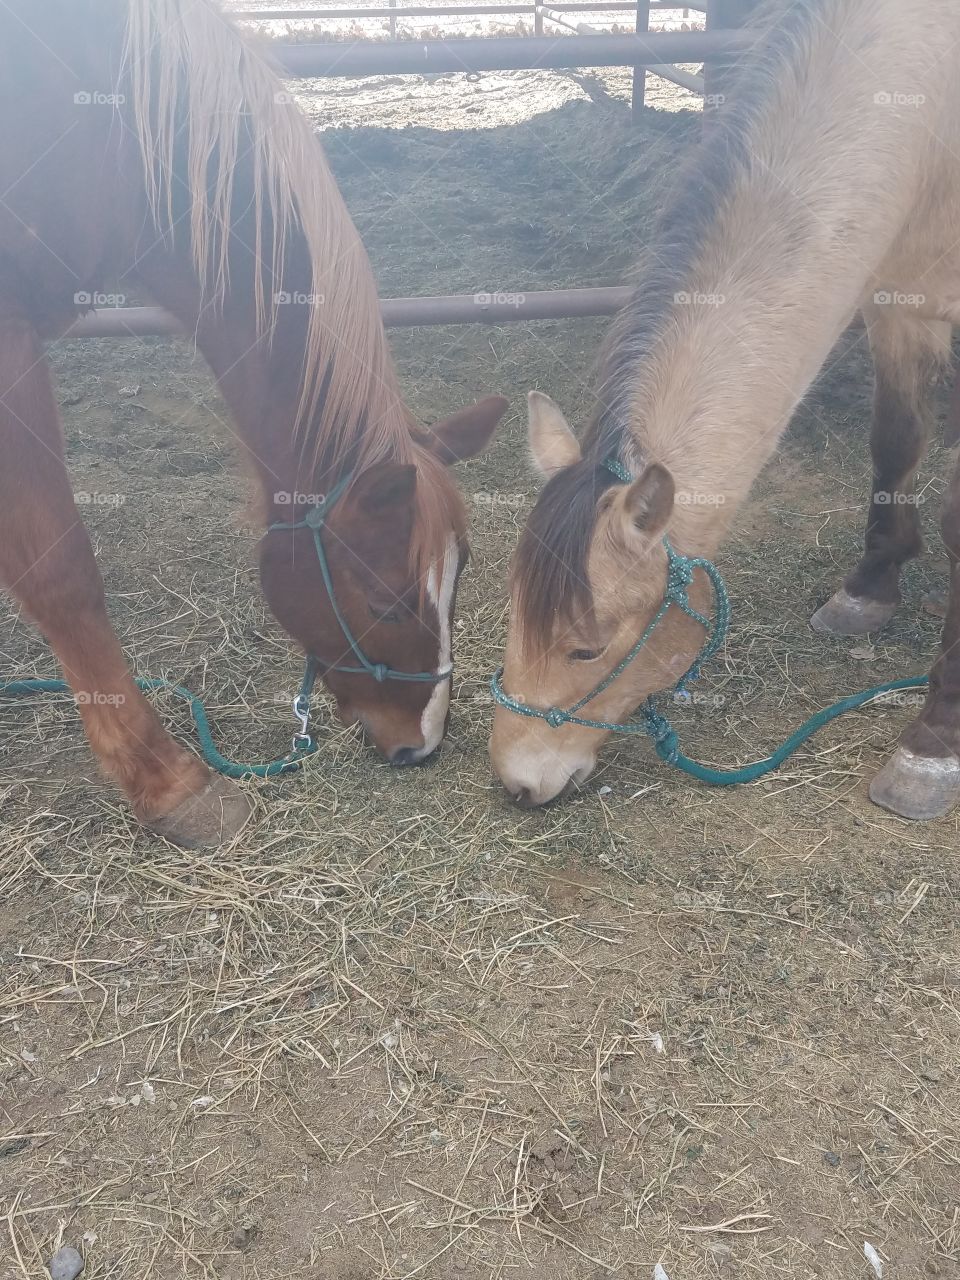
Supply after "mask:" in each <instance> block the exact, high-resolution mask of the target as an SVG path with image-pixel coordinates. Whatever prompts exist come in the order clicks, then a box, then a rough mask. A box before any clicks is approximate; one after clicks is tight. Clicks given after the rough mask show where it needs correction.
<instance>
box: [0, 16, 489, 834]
mask: <svg viewBox="0 0 960 1280" xmlns="http://www.w3.org/2000/svg"><path fill="white" fill-rule="evenodd" d="M0 119H2V121H3V128H2V130H0V192H2V198H0V457H2V460H3V462H2V468H0V584H3V585H5V586H6V587H7V589H8V590H9V591H10V592H11V593H12V594H13V596H14V597H15V598H16V599H17V600H18V601H19V602H20V603H21V604H22V606H23V608H24V611H25V612H26V614H27V615H28V616H29V617H30V618H32V619H33V621H34V622H35V623H36V624H37V626H39V627H40V629H41V630H42V631H43V633H44V635H45V637H46V639H47V641H48V642H49V644H50V646H51V648H52V649H53V650H54V652H55V653H56V655H57V657H58V658H59V660H60V662H61V664H62V666H63V669H64V672H65V674H66V677H67V679H68V680H69V682H70V684H71V686H72V687H73V689H74V691H75V693H76V695H77V701H78V705H79V708H80V713H81V715H82V716H83V721H84V727H85V729H86V732H87V736H88V738H89V740H90V743H91V746H92V747H93V750H94V751H95V752H96V754H97V756H98V757H99V760H100V763H101V765H102V767H103V769H104V770H105V772H106V773H107V774H108V775H109V776H110V777H111V778H113V779H114V780H115V781H116V782H117V783H119V785H120V786H121V787H122V788H123V790H124V791H125V792H126V794H127V796H128V797H129V799H130V801H131V802H132V804H133V806H134V809H135V811H136V813H137V815H138V816H139V817H140V818H141V819H142V820H143V821H145V822H147V823H150V824H152V825H153V826H155V827H157V828H158V829H159V830H161V831H163V832H164V833H165V834H166V835H168V836H169V837H171V838H173V839H177V840H180V841H182V842H185V843H215V842H217V841H218V840H220V839H221V838H223V837H227V836H230V835H231V834H233V833H234V832H235V831H236V830H237V829H238V827H239V826H240V825H242V823H243V821H244V820H245V818H246V816H247V813H248V806H247V802H246V800H245V799H244V797H243V796H242V794H241V793H240V792H239V791H238V790H237V789H236V788H235V787H233V785H232V784H230V783H227V782H226V781H225V780H224V779H222V778H214V777H212V775H211V774H210V772H209V770H207V769H206V768H205V767H204V766H203V765H202V764H201V763H200V761H199V760H198V759H197V758H196V757H195V756H194V755H192V754H191V753H189V752H188V751H186V750H184V749H183V748H182V747H180V746H178V745H177V744H176V743H175V742H174V741H173V740H172V738H171V737H170V736H169V734H168V733H167V732H166V731H165V729H164V728H163V727H162V725H161V723H160V721H159V719H158V718H157V716H156V714H155V712H154V711H153V709H152V708H151V706H150V705H149V703H148V702H147V701H146V700H145V699H144V698H143V697H142V695H141V694H140V693H139V692H138V690H137V687H136V685H135V684H134V682H133V680H132V678H131V675H130V672H129V670H128V669H127V666H126V663H125V661H124V658H123V654H122V652H121V649H120V645H119V643H118V641H117V637H116V635H115V634H114V631H113V629H112V627H111V625H110V622H109V620H108V617H107V612H106V608H105V604H104V593H103V586H102V583H101V580H100V575H99V572H98V570H97V566H96V563H95V561H94V557H93V552H92V550H91V547H90V542H89V539H88V537H87V535H86V532H85V531H84V528H83V526H82V524H81V522H80V520H79V517H78V513H77V508H76V506H75V503H74V500H73V495H72V492H71V486H70V483H69V480H68V477H67V473H66V470H65V468H64V463H63V445H62V439H61V434H60V426H59V422H58V417H57V409H56V404H55V401H54V396H53V391H52V388H51V385H50V376H49V371H48V368H47V365H46V362H45V359H44V355H43V350H42V345H41V341H42V339H43V338H45V337H51V336H55V335H56V334H57V333H59V332H61V331H62V330H63V328H64V327H65V326H66V325H67V324H68V323H69V322H70V321H71V320H72V319H73V318H74V317H75V316H76V315H77V313H78V311H81V310H83V309H84V308H85V307H88V306H89V305H90V303H91V301H92V300H93V301H95V299H96V297H97V295H98V293H100V292H101V291H102V290H104V289H105V288H107V287H109V288H111V289H112V290H113V289H117V288H119V289H122V290H124V291H127V290H130V291H134V290H135V291H138V292H140V291H144V292H147V293H149V294H150V295H152V296H153V298H154V299H155V300H157V301H158V302H160V303H161V304H163V305H164V306H166V307H167V308H168V309H169V310H170V311H172V312H174V313H175V314H176V315H177V317H178V318H179V319H180V320H181V321H182V323H183V325H184V328H185V329H186V331H187V332H188V333H189V334H191V335H195V337H196V342H197V345H198V347H199V348H200V350H201V351H202V353H203V354H204V356H206V358H207V360H208V362H209V364H210V365H211V367H212V369H213V371H214V373H215V374H216V377H217V380H218V382H219V385H220V388H221V390H222V392H223V395H224V397H225V399H226V401H227V403H228V405H229V407H230V409H231V412H232V414H233V417H234V420H235V423H236V426H237V428H238V435H239V439H240V442H241V445H242V447H243V450H244V453H245V455H246V457H247V460H248V461H249V464H250V466H251V468H252V470H253V472H254V474H255V476H256V478H257V481H258V484H259V489H260V493H261V495H262V503H261V506H262V509H263V516H264V522H265V524H266V525H267V526H268V528H269V527H270V526H272V525H275V524H280V523H287V524H291V523H297V521H296V519H294V520H291V515H294V516H295V517H296V516H300V517H302V516H303V515H305V514H306V512H307V511H308V510H310V509H313V511H314V513H315V514H316V513H317V512H318V511H319V510H320V503H319V499H321V498H323V496H324V495H326V494H329V493H330V492H331V490H334V491H337V492H339V494H340V496H339V500H338V501H337V503H336V506H335V508H334V509H331V510H330V511H329V513H328V517H327V519H326V523H325V525H324V531H323V537H324V540H325V544H326V558H327V562H328V564H329V572H330V575H331V578H332V584H333V591H332V592H331V591H328V590H327V587H326V585H325V582H324V578H323V575H322V566H321V563H320V557H319V553H317V552H316V547H315V543H314V540H313V534H312V530H311V529H310V528H307V527H302V526H301V527H300V528H297V529H293V530H276V531H272V532H270V533H269V534H268V535H267V536H266V537H265V538H264V541H263V544H262V549H261V557H260V567H261V579H262V583H263V588H264V592H265V594H266V596H267V599H268V601H269V603H270V605H271V607H272V609H273V612H274V613H275V614H276V616H277V618H278V620H279V621H280V622H281V623H282V625H283V626H284V627H285V628H286V629H287V631H288V632H289V633H290V634H291V635H292V636H293V637H294V638H295V639H296V640H297V641H298V642H299V643H300V644H301V645H302V646H303V648H304V649H305V650H306V652H307V653H309V654H311V655H313V656H314V657H315V659H316V660H317V662H318V663H319V664H320V667H321V668H322V670H323V672H324V678H325V679H326V681H327V683H328V685H329V687H330V689H331V690H332V691H333V693H334V694H335V695H336V698H337V701H338V705H339V710H340V714H341V717H342V718H343V719H344V721H346V722H351V721H359V722H361V723H362V725H363V726H364V728H365V730H366V731H367V733H368V734H369V736H370V737H371V738H372V740H373V742H374V743H375V744H376V746H377V747H378V748H379V749H380V750H381V751H382V752H383V754H384V755H385V756H387V757H388V758H389V759H390V760H391V761H392V762H394V763H397V764H408V763H413V762H416V761H418V760H420V759H422V758H424V757H425V756H427V755H429V754H430V752H432V751H433V750H434V749H435V748H436V746H437V745H438V744H439V742H440V740H441V738H442V737H443V733H444V730H445V725H446V719H447V712H448V707H449V700H450V665H451V626H452V623H451V618H452V612H453V607H454V599H455V594H456V585H457V579H458V576H459V573H460V570H461V568H462V565H463V562H464V559H465V555H466V546H465V540H464V531H465V525H466V519H465V509H464V505H463V502H462V499H461V497H460V495H459V493H458V491H457V488H456V485H455V484H454V482H453V481H452V480H451V479H450V478H449V475H448V472H447V466H448V464H450V463H451V462H454V461H456V460H458V459H460V458H466V457H469V456H471V455H472V454H474V453H476V452H478V451H479V450H480V449H482V448H483V447H484V445H485V444H486V443H487V441H488V440H489V439H490V436H491V434H492V432H493V429H494V426H495V424H496V422H497V420H498V419H499V418H500V416H501V415H502V413H503V411H504V409H505V407H506V401H504V400H503V399H502V398H500V397H491V398H489V399H488V400H486V401H483V402H481V403H480V404H479V405H478V406H475V407H474V408H473V409H469V410H464V411H462V412H461V413H460V414H458V415H455V417H453V418H452V419H450V420H449V421H447V422H446V423H444V424H441V425H440V426H438V427H435V428H434V430H433V431H432V432H428V431H424V430H421V429H420V428H419V427H418V426H417V425H416V424H415V423H414V422H413V420H412V419H411V416H410V414H409V412H408V411H407V409H406V408H405V406H404V404H403V400H402V398H401V395H400V391H399V388H398V384H397V379H396V376H395V373H394V369H393V365H392V362H391V359H390V354H389V351H388V349H387V344H386V340H385V336H384V332H383V327H382V324H381V320H380V313H379V308H378V302H377V294H376V288H375V285H374V281H373V276H372V274H371V271H370V266H369V263H368V261H367V258H366V255H365V253H364V251H363V247H362V245H361V244H360V241H359V238H358V236H357V233H356V230H355V229H354V227H353V225H352V223H351V221H350V218H349V216H348V214H347V211H346V209H345V207H344V204H343V201H342V200H341V198H340V195H339V193H338V191H337V188H336V185H335V184H334V181H333V178H332V176H331V174H330V172H329V170H328V168H327V165H326V161H325V159H324V156H323V153H322V151H321V149H320V146H319V144H318V142H317V139H316V138H315V136H314V134H313V131H312V129H311V127H310V125H309V123H308V122H307V120H306V119H305V118H304V117H303V116H302V115H301V113H300V112H299V111H298V109H297V108H296V107H295V106H294V105H292V104H291V102H290V99H289V97H288V95H287V94H286V93H285V92H284V91H283V84H282V81H281V80H280V79H279V78H278V77H277V75H276V74H275V73H274V72H273V71H272V70H271V68H270V67H269V65H268V64H267V62H265V60H264V55H263V51H262V50H259V49H258V48H257V47H256V46H255V45H253V44H251V43H249V42H248V41H247V40H246V39H244V38H243V37H242V36H241V35H240V34H239V32H238V30H237V29H236V28H235V26H234V25H233V24H232V23H230V22H229V21H228V20H227V19H226V18H224V16H223V15H222V14H221V12H220V10H219V8H218V6H217V5H216V4H215V3H213V0H7V2H6V3H5V4H3V5H2V6H0ZM331 596H333V597H335V600H336V605H337V606H339V610H340V614H339V616H338V614H337V611H336V608H335V606H334V599H332V598H331ZM341 619H343V620H344V621H345V623H346V626H347V628H348V631H347V630H345V629H344V627H343V626H342V625H341ZM351 634H352V636H353V637H354V638H355V639H356V641H357V644H358V646H361V645H362V649H363V655H364V658H365V659H366V660H367V661H368V666H369V670H370V671H374V672H376V673H377V675H378V676H379V679H378V678H374V676H373V675H371V674H368V673H367V668H361V669H360V673H359V674H357V673H355V671H347V670H344V668H345V667H350V666H352V667H354V668H356V665H357V661H358V660H357V657H356V649H355V648H354V647H353V645H352V644H351V643H350V635H351ZM385 672H386V673H388V675H387V676H385V674H384V673H385ZM411 674H412V675H416V676H422V677H423V679H418V680H405V679H403V678H401V677H403V676H405V675H411Z"/></svg>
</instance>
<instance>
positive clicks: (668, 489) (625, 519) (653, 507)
mask: <svg viewBox="0 0 960 1280" xmlns="http://www.w3.org/2000/svg"><path fill="white" fill-rule="evenodd" d="M675 497H676V486H675V485H674V482H673V476H672V475H671V474H670V472H669V471H668V470H667V468H666V467H665V466H663V465H662V464H661V463H659V462H651V463H650V465H649V466H648V467H646V468H645V470H644V472H643V474H642V475H641V476H639V477H638V478H637V479H636V480H634V481H633V483H632V484H630V485H629V486H628V487H627V489H626V491H625V493H624V495H623V498H622V500H621V502H620V503H619V513H618V514H619V519H620V533H621V537H622V539H623V541H624V542H625V543H626V544H627V546H635V545H636V543H637V540H638V539H639V540H640V541H642V543H643V544H644V546H649V544H650V543H651V542H656V541H657V540H658V539H659V538H662V537H663V534H664V531H665V530H666V527H667V525H668V524H669V522H670V516H671V515H672V514H673V506H674V501H675Z"/></svg>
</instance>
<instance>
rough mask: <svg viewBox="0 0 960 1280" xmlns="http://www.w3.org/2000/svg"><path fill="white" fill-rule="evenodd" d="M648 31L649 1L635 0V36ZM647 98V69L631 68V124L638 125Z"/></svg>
mask: <svg viewBox="0 0 960 1280" xmlns="http://www.w3.org/2000/svg"><path fill="white" fill-rule="evenodd" d="M649 30H650V0H637V26H636V31H637V35H643V34H644V33H646V32H648V31H649ZM646 96H647V68H646V67H634V68H633V105H632V107H631V109H630V114H631V116H632V117H633V123H634V124H639V123H640V116H641V115H642V114H643V104H644V100H645V99H646Z"/></svg>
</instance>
